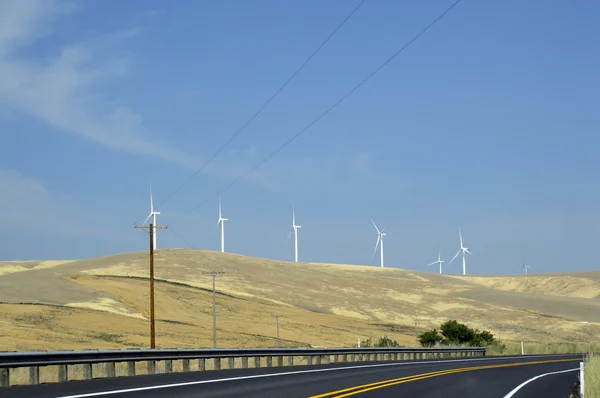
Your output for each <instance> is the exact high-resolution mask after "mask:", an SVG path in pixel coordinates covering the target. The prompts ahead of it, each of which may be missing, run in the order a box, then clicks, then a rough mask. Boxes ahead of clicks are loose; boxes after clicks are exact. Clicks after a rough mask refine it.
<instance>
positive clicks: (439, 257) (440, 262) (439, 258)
mask: <svg viewBox="0 0 600 398" xmlns="http://www.w3.org/2000/svg"><path fill="white" fill-rule="evenodd" d="M443 262H444V260H442V253H441V252H439V253H438V259H437V261H434V262H432V263H431V264H427V266H428V267H429V266H431V265H434V264H439V265H440V274H441V273H442V263H443Z"/></svg>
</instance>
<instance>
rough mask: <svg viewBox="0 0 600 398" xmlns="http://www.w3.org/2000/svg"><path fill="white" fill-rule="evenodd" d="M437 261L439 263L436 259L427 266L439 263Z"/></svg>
mask: <svg viewBox="0 0 600 398" xmlns="http://www.w3.org/2000/svg"><path fill="white" fill-rule="evenodd" d="M437 263H438V262H437V261H434V262H432V263H431V264H427V266H428V267H429V266H430V265H434V264H437Z"/></svg>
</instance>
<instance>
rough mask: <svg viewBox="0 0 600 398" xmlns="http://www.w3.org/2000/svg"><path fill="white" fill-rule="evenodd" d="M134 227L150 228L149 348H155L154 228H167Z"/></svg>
mask: <svg viewBox="0 0 600 398" xmlns="http://www.w3.org/2000/svg"><path fill="white" fill-rule="evenodd" d="M134 227H135V228H142V229H149V230H150V348H156V333H155V332H156V329H155V318H154V233H155V232H154V230H155V229H167V228H168V227H167V226H166V225H164V226H162V225H161V226H159V225H152V224H150V225H148V226H144V225H134Z"/></svg>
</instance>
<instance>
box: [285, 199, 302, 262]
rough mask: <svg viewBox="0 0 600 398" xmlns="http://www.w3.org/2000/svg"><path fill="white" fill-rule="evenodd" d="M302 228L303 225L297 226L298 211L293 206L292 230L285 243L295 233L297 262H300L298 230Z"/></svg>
mask: <svg viewBox="0 0 600 398" xmlns="http://www.w3.org/2000/svg"><path fill="white" fill-rule="evenodd" d="M300 228H302V226H301V225H296V210H295V208H294V206H292V230H291V231H290V233H289V234H288V236H287V238H286V239H285V241H286V242H287V241H288V239H289V238H290V236H291V235H292V232H293V233H294V253H295V256H294V259H295V261H296V262H298V229H300Z"/></svg>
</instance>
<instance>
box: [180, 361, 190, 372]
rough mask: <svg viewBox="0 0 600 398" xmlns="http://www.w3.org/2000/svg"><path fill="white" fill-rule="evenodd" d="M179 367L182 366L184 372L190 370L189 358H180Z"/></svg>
mask: <svg viewBox="0 0 600 398" xmlns="http://www.w3.org/2000/svg"><path fill="white" fill-rule="evenodd" d="M181 367H182V368H183V371H184V372H189V371H190V360H189V359H182V360H181Z"/></svg>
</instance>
